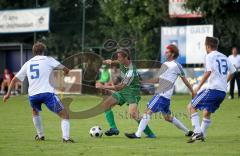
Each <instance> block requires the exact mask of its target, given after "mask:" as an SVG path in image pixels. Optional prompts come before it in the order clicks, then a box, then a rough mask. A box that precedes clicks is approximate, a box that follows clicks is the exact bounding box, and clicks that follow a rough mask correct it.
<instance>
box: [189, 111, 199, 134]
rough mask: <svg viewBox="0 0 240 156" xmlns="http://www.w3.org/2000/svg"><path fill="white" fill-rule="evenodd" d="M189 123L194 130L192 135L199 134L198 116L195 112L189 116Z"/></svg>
mask: <svg viewBox="0 0 240 156" xmlns="http://www.w3.org/2000/svg"><path fill="white" fill-rule="evenodd" d="M191 121H192V126H193V128H194V133H201V128H200V123H199V116H198V113H197V112H196V113H193V114H192V115H191Z"/></svg>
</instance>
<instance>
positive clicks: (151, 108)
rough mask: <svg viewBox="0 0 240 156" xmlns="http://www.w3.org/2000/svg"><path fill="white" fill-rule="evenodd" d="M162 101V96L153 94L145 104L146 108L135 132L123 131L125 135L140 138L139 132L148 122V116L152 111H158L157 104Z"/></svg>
mask: <svg viewBox="0 0 240 156" xmlns="http://www.w3.org/2000/svg"><path fill="white" fill-rule="evenodd" d="M161 101H162V98H161V96H160V95H155V96H153V97H152V99H151V100H150V101H149V103H148V105H147V109H146V110H145V113H144V114H143V117H142V119H141V121H140V124H139V126H138V130H137V132H136V133H125V135H126V137H128V138H140V137H141V134H142V132H143V130H144V129H146V127H147V125H148V122H149V121H150V116H151V115H152V113H155V112H159V111H160V110H159V105H160V103H161Z"/></svg>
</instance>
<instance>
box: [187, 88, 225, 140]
mask: <svg viewBox="0 0 240 156" xmlns="http://www.w3.org/2000/svg"><path fill="white" fill-rule="evenodd" d="M225 96H226V93H225V92H223V91H219V90H212V89H208V90H204V91H202V92H201V93H199V94H198V95H197V96H196V97H195V98H194V99H193V100H192V102H191V106H190V107H191V120H192V124H193V126H194V135H193V136H192V138H191V139H190V140H189V141H188V142H189V143H192V142H194V141H196V140H202V141H204V140H205V137H204V133H205V132H206V129H207V128H208V127H209V125H210V123H211V121H210V115H211V113H214V112H215V111H216V110H217V109H218V108H219V106H220V104H221V103H222V101H223V100H224V98H225ZM196 109H199V110H204V116H203V122H202V125H201V127H200V125H199V116H198V114H197V112H196Z"/></svg>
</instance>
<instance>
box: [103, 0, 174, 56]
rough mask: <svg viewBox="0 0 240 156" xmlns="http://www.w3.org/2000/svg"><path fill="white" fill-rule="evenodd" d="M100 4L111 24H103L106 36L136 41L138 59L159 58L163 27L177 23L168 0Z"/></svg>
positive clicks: (113, 0)
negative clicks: (161, 29) (169, 9)
mask: <svg viewBox="0 0 240 156" xmlns="http://www.w3.org/2000/svg"><path fill="white" fill-rule="evenodd" d="M99 3H100V6H101V9H102V11H103V14H104V15H105V16H106V17H107V18H108V19H107V21H108V25H106V26H104V27H106V28H105V30H106V31H104V32H105V35H106V36H107V37H111V38H114V39H121V38H130V39H132V40H134V41H135V44H136V48H137V56H138V59H156V58H157V56H158V54H159V46H160V27H161V26H164V25H172V24H174V23H175V22H176V20H174V19H173V20H170V18H169V16H168V0H121V1H119V0H100V1H99ZM157 59H158V58H157Z"/></svg>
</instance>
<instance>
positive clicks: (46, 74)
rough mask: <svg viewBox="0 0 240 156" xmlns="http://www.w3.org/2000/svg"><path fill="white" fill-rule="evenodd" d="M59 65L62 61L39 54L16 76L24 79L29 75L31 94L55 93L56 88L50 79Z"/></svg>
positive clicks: (29, 90)
mask: <svg viewBox="0 0 240 156" xmlns="http://www.w3.org/2000/svg"><path fill="white" fill-rule="evenodd" d="M59 65H60V63H59V62H58V61H57V60H55V59H54V58H52V57H47V56H40V55H37V56H35V57H33V58H32V59H30V60H29V61H27V62H26V63H25V64H24V65H23V66H22V68H21V69H20V71H19V72H18V73H17V74H16V77H17V78H18V79H19V80H20V81H23V80H24V78H25V77H26V76H27V79H28V83H29V87H28V94H29V96H33V95H36V94H40V93H54V88H53V86H52V85H51V84H50V82H49V79H50V75H51V73H52V71H53V69H54V68H56V67H57V66H59Z"/></svg>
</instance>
